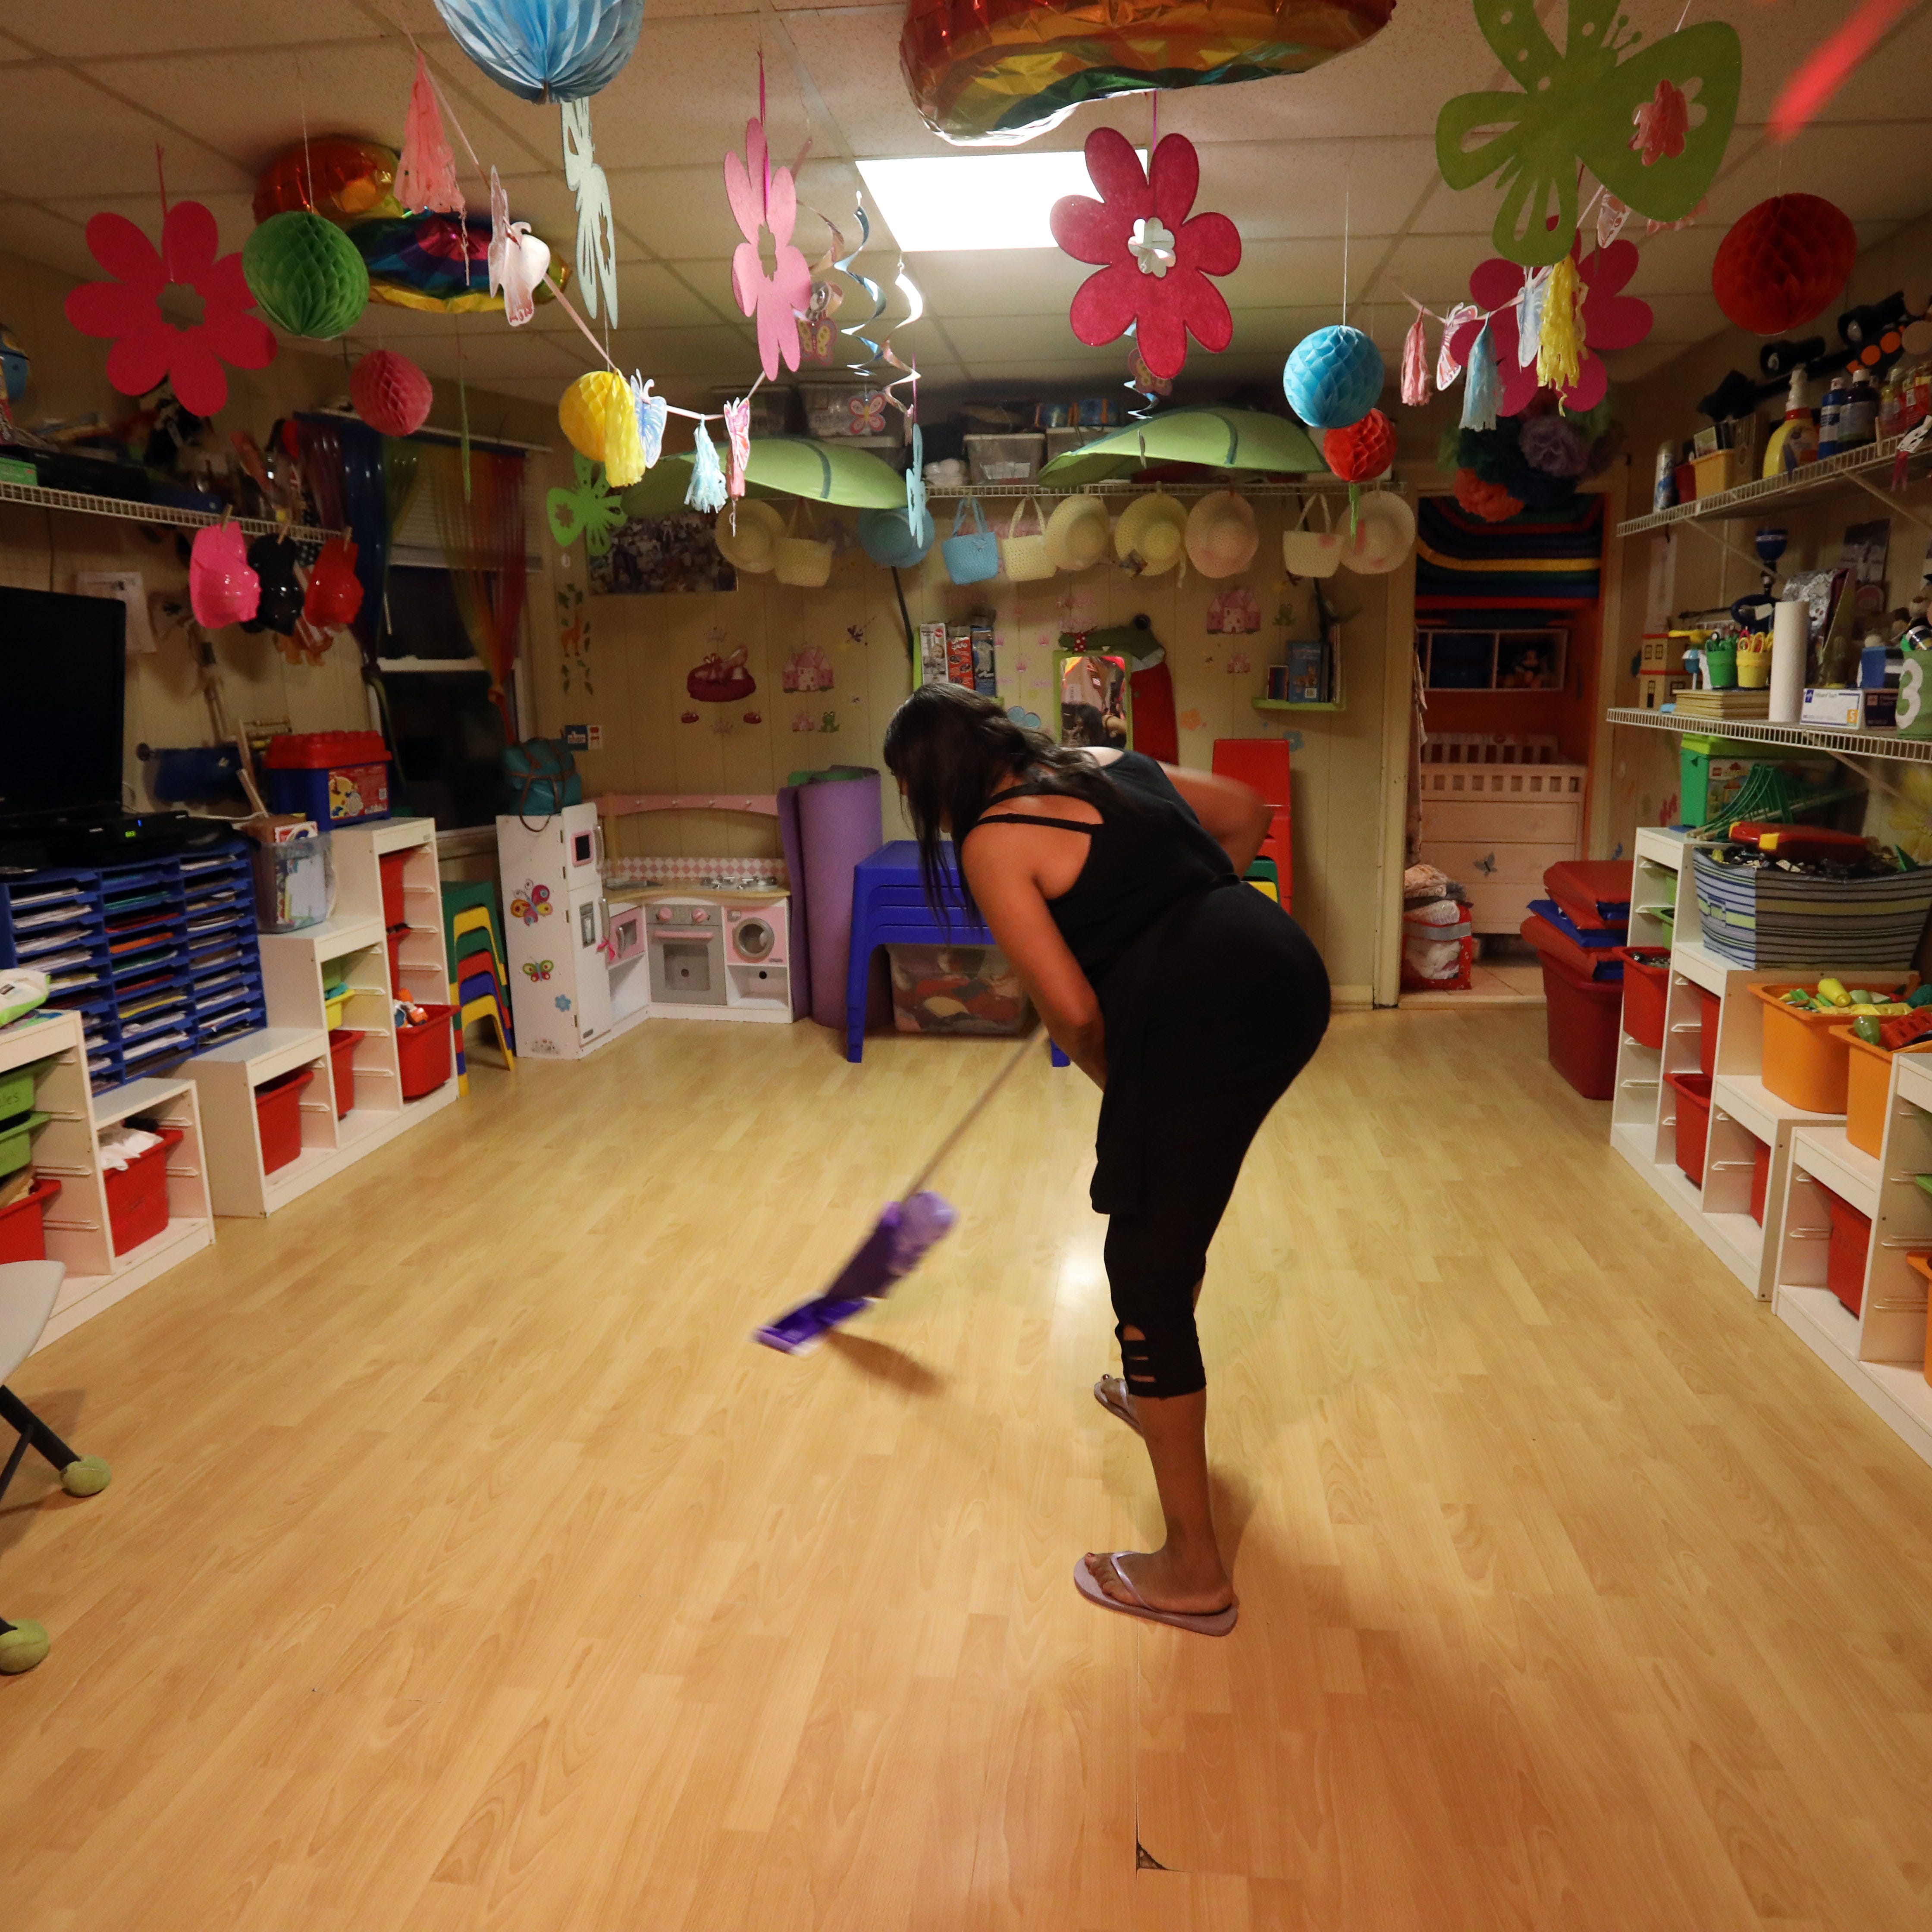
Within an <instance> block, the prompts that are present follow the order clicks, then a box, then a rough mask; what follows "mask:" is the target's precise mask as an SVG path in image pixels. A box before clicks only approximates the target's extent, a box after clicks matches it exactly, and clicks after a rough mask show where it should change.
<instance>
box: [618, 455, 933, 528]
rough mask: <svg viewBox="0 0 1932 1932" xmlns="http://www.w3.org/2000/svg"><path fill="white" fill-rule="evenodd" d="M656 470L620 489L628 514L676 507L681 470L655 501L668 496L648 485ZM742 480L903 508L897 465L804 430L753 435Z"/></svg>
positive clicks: (759, 490) (774, 492) (821, 498)
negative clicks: (672, 499) (671, 497)
mask: <svg viewBox="0 0 1932 1932" xmlns="http://www.w3.org/2000/svg"><path fill="white" fill-rule="evenodd" d="M673 460H676V462H679V463H689V462H690V460H691V452H690V451H689V450H688V449H687V450H684V451H682V452H679V455H677V456H676V458H674V459H673ZM659 468H660V469H661V468H662V465H659ZM656 473H657V472H655V471H653V472H652V475H651V476H647V477H646V478H644V480H643V482H641V483H640V484H637V485H636V486H635V487H634V488H633V489H631V490H626V491H625V495H624V507H625V509H626V510H627V511H628V512H629V513H630V514H631V515H632V516H634V517H645V516H664V515H666V514H668V513H669V512H670V511H672V510H674V509H678V508H682V505H683V502H684V495H683V491H684V487H685V478H684V477H683V475H682V474H681V473H680V474H679V477H678V482H677V499H676V502H670V501H668V500H666V501H664V502H661V503H660V502H659V498H660V496H662V497H664V498H666V499H668V497H669V495H670V485H669V484H663V485H661V486H660V487H659V488H658V490H652V479H653V478H654V477H655V475H656ZM745 481H746V482H747V483H748V484H749V485H750V486H751V487H750V490H749V493H750V494H751V495H752V496H804V497H807V498H808V499H810V500H811V502H814V503H843V504H845V505H847V506H848V507H849V508H853V509H855V510H902V509H904V508H905V500H906V484H905V478H904V476H902V475H901V474H900V473H899V472H898V470H896V469H892V467H890V466H889V465H888V464H886V463H881V462H880V460H879V459H878V458H877V457H876V456H874V455H872V454H871V452H870V451H868V450H863V449H840V448H839V447H838V445H837V444H836V443H814V442H813V441H812V440H811V438H810V437H805V436H767V437H757V438H755V439H754V440H753V442H752V444H751V456H750V458H749V459H748V460H747V462H746V463H745ZM633 499H635V500H633Z"/></svg>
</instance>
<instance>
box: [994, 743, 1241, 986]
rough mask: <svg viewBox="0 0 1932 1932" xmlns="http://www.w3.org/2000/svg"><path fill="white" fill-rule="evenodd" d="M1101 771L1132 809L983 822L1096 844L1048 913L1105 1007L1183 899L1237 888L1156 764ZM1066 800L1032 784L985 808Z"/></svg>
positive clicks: (1127, 756)
mask: <svg viewBox="0 0 1932 1932" xmlns="http://www.w3.org/2000/svg"><path fill="white" fill-rule="evenodd" d="M1100 769H1102V770H1103V771H1104V772H1106V775H1107V776H1108V777H1109V778H1111V779H1112V781H1114V783H1115V784H1118V786H1120V787H1121V789H1122V790H1124V791H1126V792H1128V793H1130V794H1131V795H1132V800H1133V802H1132V804H1131V805H1127V806H1124V807H1122V808H1109V806H1108V805H1105V804H1098V808H1099V811H1100V823H1099V824H1097V825H1088V824H1087V823H1085V822H1084V821H1082V820H1079V819H1077V818H1050V817H1046V816H1045V815H1044V814H1040V815H1038V816H1035V815H1034V814H1022V813H1017V812H1009V813H1004V814H997V815H995V816H993V817H986V816H982V817H981V818H980V820H979V823H980V825H1046V826H1053V827H1055V828H1057V829H1059V830H1061V831H1065V832H1085V833H1086V834H1087V835H1088V837H1089V838H1090V839H1091V841H1092V842H1091V845H1090V846H1089V847H1088V854H1087V862H1086V864H1085V865H1084V866H1082V868H1081V871H1080V876H1079V877H1078V878H1077V879H1076V880H1074V882H1073V884H1072V885H1071V886H1070V887H1069V888H1068V889H1067V890H1066V891H1065V892H1063V893H1061V895H1060V897H1059V898H1057V899H1049V901H1047V910H1048V911H1049V912H1050V913H1052V915H1053V922H1054V923H1055V925H1056V926H1058V927H1059V929H1060V936H1061V938H1063V939H1064V940H1065V941H1066V942H1067V950H1068V951H1069V952H1070V953H1072V954H1073V956H1074V958H1075V959H1077V960H1078V961H1079V962H1080V970H1081V971H1082V972H1083V973H1085V974H1086V976H1087V979H1088V983H1089V984H1090V985H1091V986H1092V987H1093V988H1094V991H1095V992H1097V993H1099V994H1100V995H1101V999H1102V1004H1103V1005H1105V1004H1106V1003H1107V1002H1106V980H1107V979H1108V977H1109V974H1111V973H1112V971H1113V969H1114V968H1115V966H1116V965H1118V964H1119V962H1120V961H1121V957H1122V956H1123V955H1124V954H1125V953H1126V952H1127V950H1128V948H1129V947H1131V946H1132V945H1133V943H1134V941H1136V940H1137V939H1139V938H1140V937H1141V936H1142V934H1144V933H1145V932H1147V931H1148V929H1150V928H1151V927H1152V926H1156V925H1157V924H1158V923H1159V922H1160V920H1161V919H1163V917H1164V916H1166V914H1167V913H1169V912H1170V911H1172V909H1173V908H1174V907H1175V906H1177V905H1178V904H1180V903H1181V901H1183V900H1185V899H1191V898H1195V897H1196V896H1197V895H1199V894H1200V893H1201V892H1204V891H1205V890H1208V889H1210V888H1211V887H1213V886H1216V885H1218V884H1221V883H1232V882H1233V880H1234V877H1235V868H1234V867H1233V865H1232V864H1230V863H1229V859H1228V855H1227V853H1225V852H1224V851H1223V850H1222V849H1221V848H1220V846H1219V845H1217V844H1216V843H1215V842H1214V840H1213V839H1212V838H1210V837H1209V836H1208V833H1207V832H1206V831H1205V829H1203V827H1202V823H1201V821H1200V820H1199V819H1198V818H1196V817H1195V815H1194V813H1193V808H1191V807H1190V805H1189V804H1188V802H1187V800H1186V799H1184V798H1183V797H1182V796H1181V794H1180V793H1179V792H1178V791H1177V790H1175V788H1174V786H1173V784H1172V782H1171V781H1169V778H1168V775H1167V774H1166V772H1163V770H1162V769H1161V768H1160V766H1159V765H1158V764H1157V763H1155V762H1154V760H1153V759H1152V758H1150V757H1146V756H1145V755H1144V754H1142V753H1141V752H1139V751H1124V752H1122V753H1121V755H1120V757H1118V758H1116V759H1115V760H1113V762H1112V763H1111V764H1109V765H1106V766H1102V767H1101V768H1100ZM1064 796H1067V794H1066V793H1064V792H1061V791H1058V790H1056V789H1055V787H1054V786H1052V784H1049V783H1046V782H1045V781H1041V780H1038V779H1034V780H1032V781H1029V782H1028V783H1026V784H1016V785H1013V786H1010V787H1008V789H1007V790H1005V791H1003V792H1000V793H996V794H995V796H993V797H992V798H989V799H988V800H987V801H986V811H988V812H991V811H992V810H993V808H994V807H995V806H996V805H1002V804H1004V802H1006V801H1007V799H1010V798H1055V797H1064ZM1088 802H1089V803H1098V802H1097V801H1094V800H1088ZM974 829H976V830H977V829H978V827H977V826H975V828H974Z"/></svg>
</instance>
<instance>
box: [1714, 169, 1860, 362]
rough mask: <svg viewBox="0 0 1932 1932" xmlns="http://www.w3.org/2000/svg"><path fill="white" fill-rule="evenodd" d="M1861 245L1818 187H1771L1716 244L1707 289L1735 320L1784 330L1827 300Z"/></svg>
mask: <svg viewBox="0 0 1932 1932" xmlns="http://www.w3.org/2000/svg"><path fill="white" fill-rule="evenodd" d="M1857 254H1858V236H1857V235H1856V234H1855V232H1854V231H1853V229H1852V224H1851V223H1850V222H1849V220H1846V217H1845V215H1844V214H1843V211H1842V210H1841V209H1840V208H1836V207H1835V206H1834V205H1832V203H1831V202H1829V201H1826V200H1824V199H1822V198H1821V197H1820V196H1817V195H1815V194H1775V195H1773V196H1772V198H1771V199H1770V200H1769V201H1761V202H1759V203H1758V205H1757V207H1755V208H1748V209H1747V210H1746V211H1745V213H1743V214H1741V215H1739V217H1738V218H1737V220H1736V221H1735V222H1733V223H1732V224H1731V230H1730V233H1729V234H1728V235H1727V236H1725V237H1724V240H1723V241H1722V242H1720V243H1719V244H1718V254H1717V259H1716V260H1715V261H1714V262H1713V263H1712V264H1711V292H1712V294H1713V295H1715V296H1716V297H1717V299H1718V307H1719V308H1721V309H1722V310H1723V311H1724V314H1726V316H1727V317H1729V318H1730V320H1731V321H1733V322H1734V323H1736V324H1737V326H1739V328H1740V329H1749V330H1750V331H1751V333H1752V334H1753V335H1784V334H1785V333H1786V332H1787V331H1788V330H1790V329H1802V327H1803V326H1805V323H1808V322H1811V321H1813V320H1815V319H1816V318H1817V317H1819V316H1821V315H1823V314H1824V313H1825V311H1826V310H1827V309H1828V308H1830V307H1831V305H1832V301H1833V299H1834V298H1835V296H1837V294H1838V291H1839V290H1841V289H1842V288H1843V287H1844V285H1845V280H1846V277H1847V276H1849V275H1850V274H1851V272H1852V262H1853V260H1855V257H1856V256H1857Z"/></svg>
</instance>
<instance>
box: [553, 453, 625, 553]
mask: <svg viewBox="0 0 1932 1932" xmlns="http://www.w3.org/2000/svg"><path fill="white" fill-rule="evenodd" d="M570 463H571V470H572V472H574V475H575V476H576V478H577V483H576V487H574V489H568V490H565V489H562V488H560V487H559V488H558V489H554V490H551V491H550V493H549V494H548V495H547V496H546V497H545V498H544V512H545V514H547V516H548V517H549V518H550V535H552V536H553V537H554V538H556V540H557V541H558V543H559V544H561V545H562V547H564V548H565V549H566V550H567V549H568V548H569V547H570V546H571V544H574V542H576V541H577V539H578V538H580V537H581V538H583V547H584V548H585V549H586V550H588V551H589V553H590V554H591V555H592V556H607V554H608V553H609V552H610V534H611V532H613V530H616V529H619V527H621V526H622V523H623V521H624V506H623V505H622V503H621V502H619V500H618V499H617V498H616V497H615V496H613V495H612V494H611V493H610V490H609V489H608V487H607V486H606V484H605V483H604V466H603V465H602V464H601V463H592V461H591V460H590V459H589V458H588V457H587V456H580V455H574V454H573V455H572V456H571V459H570Z"/></svg>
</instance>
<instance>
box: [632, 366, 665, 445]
mask: <svg viewBox="0 0 1932 1932" xmlns="http://www.w3.org/2000/svg"><path fill="white" fill-rule="evenodd" d="M631 409H632V410H633V411H634V413H635V414H636V416H637V440H638V441H639V442H640V443H642V444H643V450H644V467H645V468H646V469H655V467H656V465H657V460H658V458H659V457H660V456H661V455H663V453H664V420H665V419H666V418H667V416H669V415H670V404H668V403H667V402H666V401H664V398H663V397H661V396H654V395H652V394H651V385H650V384H649V383H646V381H644V380H643V378H642V377H640V376H639V375H638V374H637V371H635V370H632V371H631Z"/></svg>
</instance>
